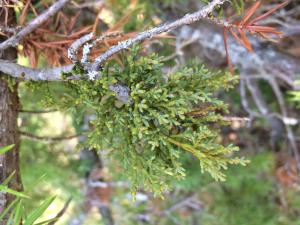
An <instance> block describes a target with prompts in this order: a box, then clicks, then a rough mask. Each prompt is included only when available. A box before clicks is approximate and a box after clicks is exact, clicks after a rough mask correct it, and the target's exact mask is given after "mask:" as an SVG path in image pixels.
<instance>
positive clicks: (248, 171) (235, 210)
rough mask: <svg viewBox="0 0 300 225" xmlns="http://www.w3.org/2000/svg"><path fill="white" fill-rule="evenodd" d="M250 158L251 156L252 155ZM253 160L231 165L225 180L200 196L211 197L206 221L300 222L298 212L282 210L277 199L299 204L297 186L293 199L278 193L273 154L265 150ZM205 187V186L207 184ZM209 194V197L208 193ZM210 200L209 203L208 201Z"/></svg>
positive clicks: (234, 224)
mask: <svg viewBox="0 0 300 225" xmlns="http://www.w3.org/2000/svg"><path fill="white" fill-rule="evenodd" d="M249 158H250V157H249ZM250 159H251V164H249V166H247V167H243V168H235V167H232V168H231V169H230V170H229V171H228V172H229V173H228V179H227V181H226V182H225V183H219V184H214V185H210V186H209V187H206V190H203V192H202V194H200V196H203V198H205V196H206V198H207V199H210V200H209V201H208V202H206V203H205V202H204V204H205V205H206V206H207V208H206V210H205V213H204V214H203V216H202V217H201V220H202V222H203V224H206V225H228V224H230V225H261V224H264V225H291V224H295V225H296V224H299V219H298V215H297V214H296V213H294V212H289V211H288V210H282V208H281V207H282V205H280V203H279V202H277V201H276V199H279V198H285V200H286V204H287V207H288V208H289V207H291V209H295V208H294V206H293V205H295V204H299V200H300V199H299V198H298V197H295V196H298V194H297V191H296V190H289V192H292V193H293V194H292V196H294V197H293V199H288V198H287V197H284V196H279V195H285V194H284V193H279V190H278V186H276V183H275V182H276V181H275V180H274V177H273V172H274V161H275V159H274V155H273V154H272V153H271V152H263V153H259V154H258V155H255V156H252V157H251V158H250ZM204 187H205V186H204ZM207 196H210V197H207ZM209 202H210V203H209Z"/></svg>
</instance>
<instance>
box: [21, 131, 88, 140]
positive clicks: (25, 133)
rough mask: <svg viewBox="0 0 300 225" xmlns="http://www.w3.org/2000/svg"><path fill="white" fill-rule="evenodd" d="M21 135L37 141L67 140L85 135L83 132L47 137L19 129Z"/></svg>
mask: <svg viewBox="0 0 300 225" xmlns="http://www.w3.org/2000/svg"><path fill="white" fill-rule="evenodd" d="M19 133H20V135H22V136H23V137H25V138H28V139H30V140H37V141H46V142H56V141H65V140H70V139H74V138H78V137H81V136H83V134H75V135H71V136H65V137H64V136H59V137H47V136H37V135H34V134H31V133H28V132H24V131H19Z"/></svg>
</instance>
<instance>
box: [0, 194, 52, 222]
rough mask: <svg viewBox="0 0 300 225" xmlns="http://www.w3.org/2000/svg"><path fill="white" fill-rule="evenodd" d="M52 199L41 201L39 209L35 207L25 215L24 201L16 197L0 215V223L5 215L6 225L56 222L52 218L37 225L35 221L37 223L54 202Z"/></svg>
mask: <svg viewBox="0 0 300 225" xmlns="http://www.w3.org/2000/svg"><path fill="white" fill-rule="evenodd" d="M54 199H55V197H49V198H47V199H46V200H45V201H43V202H42V204H41V205H40V206H39V207H37V208H36V209H34V210H32V211H31V212H29V213H26V210H25V205H24V200H23V199H21V198H20V197H19V196H18V197H17V198H16V199H15V200H14V201H13V202H11V204H10V205H9V206H8V207H7V208H6V209H5V210H4V211H3V212H2V213H1V214H0V221H1V220H2V219H3V218H4V217H5V216H7V215H9V217H8V221H7V223H6V224H7V225H20V224H23V225H42V224H48V223H50V222H54V221H57V218H53V219H49V220H46V221H42V222H38V223H37V221H39V219H40V218H41V217H42V216H43V214H44V213H45V211H46V210H47V209H48V207H49V206H50V205H51V203H52V202H53V201H54Z"/></svg>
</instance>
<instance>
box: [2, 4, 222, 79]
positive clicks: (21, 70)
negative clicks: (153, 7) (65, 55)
mask: <svg viewBox="0 0 300 225" xmlns="http://www.w3.org/2000/svg"><path fill="white" fill-rule="evenodd" d="M67 1H68V0H60V1H58V2H57V3H55V4H54V5H52V6H51V7H50V8H49V9H48V10H47V12H45V13H43V14H41V16H39V17H37V18H36V19H34V20H33V21H32V22H31V23H29V25H28V26H26V27H25V28H23V29H22V30H21V31H20V32H19V33H18V34H17V35H15V36H13V37H11V38H10V39H8V40H7V41H5V42H2V43H1V44H0V50H1V49H5V48H7V46H12V45H13V44H12V43H15V42H16V40H17V41H19V40H20V39H21V38H22V37H23V36H25V35H26V34H28V33H29V32H31V31H32V30H34V29H35V28H36V27H37V26H39V25H40V24H41V23H42V22H43V21H44V20H43V21H42V19H45V18H48V17H49V16H51V15H53V14H54V13H55V12H54V10H58V9H59V8H58V6H60V8H61V7H62V6H63V5H64V4H65V3H66V2H67ZM224 2H225V0H214V1H213V2H211V3H210V4H209V5H207V6H206V7H204V8H202V9H201V10H199V11H197V12H195V13H192V14H187V15H185V16H184V17H182V18H181V19H178V20H176V21H174V22H171V23H169V24H166V25H161V26H158V27H155V28H153V29H150V30H148V31H144V32H141V33H139V34H137V36H136V37H134V38H131V39H128V40H125V41H122V42H120V43H119V44H117V45H115V46H112V47H111V48H110V49H108V50H107V51H106V52H105V53H104V54H102V55H100V56H98V57H97V58H96V59H95V61H94V62H93V63H92V65H91V69H90V71H89V72H93V71H94V72H97V71H98V70H99V68H100V66H101V65H102V64H103V63H104V62H106V61H107V60H108V59H109V58H110V57H111V56H113V55H114V54H116V53H118V52H120V51H122V50H124V49H127V48H129V47H131V46H132V45H134V44H137V43H140V42H141V41H143V40H145V39H150V38H152V37H153V36H155V35H158V34H161V33H163V32H168V31H171V30H174V29H176V28H178V27H181V26H183V25H188V24H192V23H195V22H197V21H199V20H200V19H202V18H205V17H207V16H208V14H209V13H211V12H212V11H213V9H214V8H215V7H217V6H220V5H222V4H223V3H224ZM50 9H51V10H50ZM49 11H50V12H51V14H50V12H49ZM40 17H42V18H41V19H38V18H40ZM40 21H42V22H40ZM20 35H22V36H20ZM72 68H73V65H68V66H63V67H56V68H52V69H33V68H29V67H25V66H21V65H17V64H15V63H12V62H8V61H5V60H0V71H2V72H3V73H6V74H8V75H10V76H12V77H15V78H21V79H24V80H36V81H38V80H47V81H55V80H58V81H59V80H62V77H61V73H62V72H70V71H71V70H72ZM70 79H79V78H78V77H76V76H75V77H71V78H70Z"/></svg>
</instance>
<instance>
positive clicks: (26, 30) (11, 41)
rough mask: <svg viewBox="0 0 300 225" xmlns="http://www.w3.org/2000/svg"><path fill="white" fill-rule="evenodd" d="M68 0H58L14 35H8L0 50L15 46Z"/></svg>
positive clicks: (0, 45)
mask: <svg viewBox="0 0 300 225" xmlns="http://www.w3.org/2000/svg"><path fill="white" fill-rule="evenodd" d="M67 2H69V0H59V1H57V2H56V3H54V4H53V5H52V6H50V7H49V8H48V9H47V10H46V11H45V12H44V13H42V14H41V15H39V16H38V17H36V18H35V19H33V20H32V21H31V22H30V23H29V24H28V25H27V26H25V27H24V28H23V29H22V30H20V31H19V32H18V33H17V34H16V35H14V36H12V37H10V38H9V39H7V40H6V41H4V42H2V43H1V44H0V50H2V51H3V50H5V49H7V48H9V47H13V46H16V45H17V44H18V43H19V42H20V41H21V40H22V39H23V38H24V37H25V36H26V35H27V34H29V33H31V32H32V31H34V30H35V29H36V28H37V27H39V26H40V25H41V24H43V23H44V22H45V21H46V20H47V19H49V18H50V17H51V16H53V15H54V14H55V13H57V12H58V11H59V10H60V9H61V8H62V7H63V6H64V5H65V4H66V3H67Z"/></svg>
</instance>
